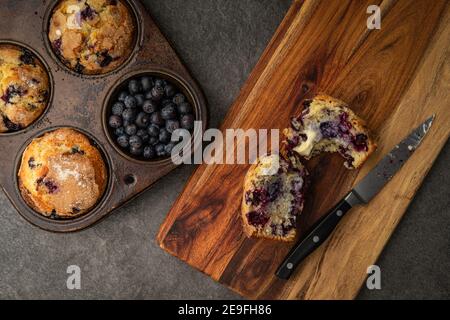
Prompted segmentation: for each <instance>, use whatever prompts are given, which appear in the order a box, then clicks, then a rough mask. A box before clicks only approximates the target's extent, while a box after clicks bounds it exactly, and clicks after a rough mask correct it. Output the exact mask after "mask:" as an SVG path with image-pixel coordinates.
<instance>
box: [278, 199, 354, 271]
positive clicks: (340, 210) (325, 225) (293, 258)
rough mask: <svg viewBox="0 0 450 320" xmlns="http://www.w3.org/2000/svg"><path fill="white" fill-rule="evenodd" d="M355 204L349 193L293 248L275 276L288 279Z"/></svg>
mask: <svg viewBox="0 0 450 320" xmlns="http://www.w3.org/2000/svg"><path fill="white" fill-rule="evenodd" d="M357 203H359V200H358V198H357V197H356V196H355V195H353V194H352V193H351V192H350V193H349V194H348V195H347V196H346V197H345V199H344V200H342V201H341V202H339V203H338V204H337V205H336V206H335V207H334V208H333V209H332V210H331V211H330V213H328V214H327V215H326V216H325V218H323V219H322V221H320V223H319V224H318V225H317V227H315V228H314V230H313V231H312V232H311V233H310V234H309V235H308V236H307V237H306V238H304V239H303V240H302V241H301V242H300V243H299V244H298V245H296V246H295V247H294V249H293V250H292V251H291V252H290V253H289V254H288V256H287V257H286V259H285V260H284V262H283V263H282V264H281V265H280V267H279V268H278V270H277V272H276V273H275V274H276V276H277V277H279V278H281V279H289V277H290V276H291V274H292V273H293V271H294V270H295V268H296V267H297V266H298V264H300V262H301V261H302V260H303V259H304V258H306V257H307V256H308V255H309V254H310V253H311V252H313V251H314V250H315V249H316V248H317V247H319V246H320V245H321V244H322V243H323V242H324V241H325V240H326V239H327V238H328V236H329V235H330V234H331V233H332V232H333V230H334V229H335V227H336V225H337V224H338V223H339V221H340V220H341V219H342V217H343V216H344V214H345V213H346V212H347V211H348V210H350V209H351V208H352V206H353V205H355V204H357Z"/></svg>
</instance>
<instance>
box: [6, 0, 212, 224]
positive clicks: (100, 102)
mask: <svg viewBox="0 0 450 320" xmlns="http://www.w3.org/2000/svg"><path fill="white" fill-rule="evenodd" d="M124 2H126V3H127V4H128V6H129V7H130V8H131V10H132V13H133V15H134V17H135V20H136V30H137V34H136V41H135V47H134V48H133V50H132V52H131V55H130V57H129V58H128V60H126V61H125V62H124V63H123V64H122V65H121V66H120V67H119V68H118V69H116V70H114V71H111V72H109V73H106V74H101V75H78V74H76V73H75V72H73V71H71V70H70V69H68V68H67V67H66V66H65V65H63V64H62V63H61V62H60V60H59V59H58V57H56V55H55V54H54V53H53V51H52V49H51V48H50V46H49V41H48V40H47V29H48V23H49V18H50V13H51V11H52V10H53V8H54V7H55V5H56V3H57V1H51V2H50V3H47V2H42V1H41V0H29V1H15V0H5V1H3V3H2V10H1V11H0V43H8V44H13V45H20V46H24V47H26V48H27V49H30V50H31V51H32V52H33V53H35V54H36V56H37V57H39V59H40V60H41V61H42V63H43V65H44V66H45V67H46V68H47V71H48V75H49V80H50V92H51V96H50V99H49V104H48V106H47V108H46V110H45V111H44V113H43V114H42V115H41V117H40V118H39V119H37V120H36V121H35V122H34V123H33V124H32V125H31V126H29V127H27V128H24V129H23V130H21V131H18V132H12V133H5V134H0V163H1V164H2V166H1V169H0V184H1V187H2V189H3V190H4V192H5V193H6V195H7V196H8V198H9V199H10V200H11V202H12V204H13V205H14V207H15V208H16V209H17V210H18V212H19V213H20V214H21V215H22V216H23V217H24V218H25V219H26V220H27V221H29V222H30V223H32V224H34V225H36V226H38V227H40V228H42V229H45V230H48V231H53V232H71V231H77V230H80V229H83V228H86V227H89V226H91V225H92V224H94V223H95V222H97V221H99V220H100V219H102V218H103V217H105V216H107V215H108V214H109V213H111V212H112V211H113V210H115V209H117V208H119V207H121V206H122V205H123V204H125V203H127V202H128V201H130V200H132V199H134V198H135V197H137V196H138V195H139V194H141V193H142V192H143V191H145V190H147V189H148V188H149V187H150V186H151V185H152V184H153V183H154V182H156V181H157V180H158V179H160V178H161V177H163V176H164V175H166V174H167V173H169V172H170V171H172V170H173V169H175V168H176V165H174V164H173V163H172V161H171V159H170V158H168V159H163V160H158V161H141V160H136V159H133V158H131V157H130V156H127V155H126V154H124V153H123V151H122V150H120V149H119V148H118V147H117V146H116V145H115V144H114V141H112V139H111V137H110V136H109V133H108V128H107V126H105V117H106V114H107V112H108V109H107V108H108V106H109V105H108V102H109V101H110V98H111V95H113V94H114V92H115V90H116V89H117V88H118V87H119V86H120V85H121V84H122V83H123V81H124V80H126V79H128V78H132V77H134V76H136V75H140V74H143V73H144V74H155V75H156V74H157V75H161V77H167V78H168V79H169V80H171V81H173V82H174V83H175V84H177V85H178V84H181V86H182V87H181V88H180V89H181V90H182V91H183V92H185V93H186V94H187V96H188V98H189V99H192V101H191V103H192V105H193V107H194V110H195V118H196V120H201V121H202V122H203V127H202V131H204V130H205V129H206V120H207V109H206V101H205V99H204V96H203V94H202V92H201V90H200V88H199V86H198V85H197V84H196V82H195V81H194V80H193V78H192V77H191V76H190V74H189V72H188V70H187V69H186V68H185V67H184V65H183V64H182V62H181V60H180V59H179V58H178V56H177V55H176V53H175V51H174V50H173V49H172V48H171V46H170V45H169V43H168V41H167V40H166V39H165V38H164V36H163V35H162V34H161V32H160V31H159V29H158V27H157V26H156V25H155V23H154V22H153V20H152V19H151V17H150V16H149V14H148V13H147V11H146V9H145V8H144V7H143V5H142V4H141V3H140V2H139V1H126V0H125V1H124ZM60 127H70V128H73V129H75V130H77V131H80V132H82V133H84V134H86V135H87V136H88V137H89V138H90V139H91V140H92V141H94V142H95V144H96V145H97V146H98V147H99V150H100V151H101V152H102V154H103V155H104V159H105V163H106V165H107V169H108V173H109V174H108V186H107V188H106V190H105V193H104V195H103V198H102V199H101V200H100V201H99V202H98V203H97V205H96V206H95V207H94V208H92V209H91V211H90V212H88V213H86V214H84V215H81V216H79V217H76V218H73V219H63V220H54V219H51V218H47V217H45V216H43V215H40V214H39V213H37V212H35V211H34V210H32V209H31V208H30V207H29V206H28V205H27V204H26V202H25V201H24V200H23V198H22V196H21V193H20V190H19V188H18V179H17V172H18V169H19V167H20V162H21V158H22V153H23V151H24V150H25V148H26V147H27V146H28V144H29V143H30V142H31V141H32V140H33V139H34V138H36V137H39V136H41V135H42V134H44V133H45V132H48V131H51V130H54V129H57V128H60ZM195 147H200V146H199V145H196V146H195ZM193 150H194V148H193Z"/></svg>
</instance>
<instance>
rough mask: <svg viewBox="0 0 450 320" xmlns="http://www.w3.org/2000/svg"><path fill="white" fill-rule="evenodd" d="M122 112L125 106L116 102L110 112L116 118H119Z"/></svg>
mask: <svg viewBox="0 0 450 320" xmlns="http://www.w3.org/2000/svg"><path fill="white" fill-rule="evenodd" d="M123 110H125V105H124V104H123V102H120V101H117V102H116V103H114V104H113V106H112V109H111V112H112V114H114V115H116V116H121V115H122V113H123Z"/></svg>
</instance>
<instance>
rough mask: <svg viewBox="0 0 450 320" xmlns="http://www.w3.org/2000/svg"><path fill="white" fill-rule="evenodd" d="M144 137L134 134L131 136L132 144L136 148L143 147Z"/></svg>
mask: <svg viewBox="0 0 450 320" xmlns="http://www.w3.org/2000/svg"><path fill="white" fill-rule="evenodd" d="M142 144H143V142H142V139H141V137H139V136H137V135H134V136H131V137H130V146H131V147H135V148H141V147H142Z"/></svg>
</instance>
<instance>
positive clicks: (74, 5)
mask: <svg viewBox="0 0 450 320" xmlns="http://www.w3.org/2000/svg"><path fill="white" fill-rule="evenodd" d="M134 31H135V26H134V20H133V18H132V16H131V13H130V10H129V8H128V7H127V6H126V5H125V4H124V3H123V1H121V0H62V1H60V2H59V4H58V5H57V6H56V7H55V9H54V10H53V14H52V17H51V19H50V28H49V34H48V37H49V40H50V43H51V46H52V48H53V51H54V52H55V53H56V55H57V56H58V57H60V59H61V60H62V62H63V63H64V64H65V65H66V66H68V67H69V68H70V69H72V70H74V71H75V72H77V73H79V74H102V73H106V72H109V71H111V70H114V69H116V68H117V67H118V66H120V65H121V64H122V63H123V62H124V61H125V60H126V59H127V58H128V56H129V55H130V53H131V51H132V46H133V40H134Z"/></svg>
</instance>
